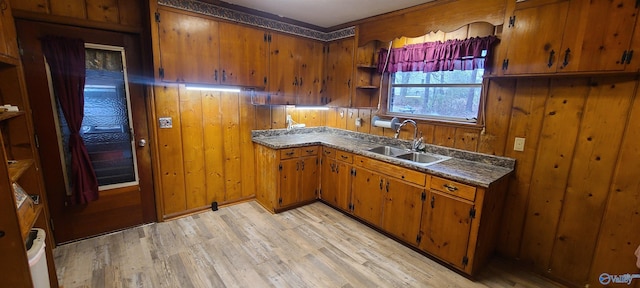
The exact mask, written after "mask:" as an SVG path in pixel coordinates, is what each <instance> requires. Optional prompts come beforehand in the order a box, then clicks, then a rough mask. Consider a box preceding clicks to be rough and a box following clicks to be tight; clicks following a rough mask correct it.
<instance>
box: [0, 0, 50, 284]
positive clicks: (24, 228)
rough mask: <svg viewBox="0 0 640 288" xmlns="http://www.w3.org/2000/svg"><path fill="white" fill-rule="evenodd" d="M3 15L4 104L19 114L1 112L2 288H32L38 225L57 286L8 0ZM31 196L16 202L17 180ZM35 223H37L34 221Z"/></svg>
mask: <svg viewBox="0 0 640 288" xmlns="http://www.w3.org/2000/svg"><path fill="white" fill-rule="evenodd" d="M2 3H3V4H4V5H5V6H4V8H3V9H2V10H3V11H2V13H0V24H1V25H0V28H1V31H2V33H3V34H4V35H5V36H6V37H0V105H5V104H11V105H15V106H17V107H18V110H19V112H8V111H4V112H1V113H0V143H2V145H0V148H1V149H2V153H0V162H2V163H3V164H1V163H0V255H2V261H0V271H2V273H3V275H7V276H8V277H3V280H2V286H3V287H33V281H32V280H31V269H30V266H29V258H28V256H27V248H26V240H27V238H28V236H29V232H30V231H31V229H32V228H34V226H37V228H41V229H43V230H44V231H45V233H46V240H45V241H46V245H45V255H46V258H47V265H48V272H49V282H50V286H51V287H54V288H56V287H58V280H57V275H56V271H55V266H54V261H53V253H52V250H51V249H52V248H53V247H54V243H55V242H54V241H53V235H52V234H51V227H50V224H49V223H50V222H49V220H50V219H49V211H48V208H47V197H46V193H45V190H44V182H43V178H42V174H41V173H42V171H41V170H40V168H39V166H40V160H39V156H38V151H37V148H36V145H35V137H34V130H33V123H32V119H31V118H30V117H31V113H30V111H31V108H30V105H29V100H28V96H27V89H26V85H25V79H24V71H23V69H22V63H21V61H20V55H19V53H18V45H17V37H16V32H15V24H14V19H13V16H12V14H11V7H9V4H10V2H9V1H2ZM14 183H16V184H18V185H20V187H22V189H23V190H24V191H25V192H26V194H28V195H29V196H37V198H38V199H39V202H38V203H39V204H36V203H34V201H33V200H32V198H31V197H26V198H25V199H24V201H23V202H21V204H20V205H19V206H18V204H17V203H18V202H17V201H16V195H15V192H14V188H13V184H14ZM36 223H37V224H36Z"/></svg>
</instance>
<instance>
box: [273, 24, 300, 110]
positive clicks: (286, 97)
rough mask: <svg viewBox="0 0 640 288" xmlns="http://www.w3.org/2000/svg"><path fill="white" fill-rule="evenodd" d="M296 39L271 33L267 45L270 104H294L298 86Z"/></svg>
mask: <svg viewBox="0 0 640 288" xmlns="http://www.w3.org/2000/svg"><path fill="white" fill-rule="evenodd" d="M297 41H298V39H297V38H295V37H292V36H288V35H284V34H277V33H272V35H271V43H270V44H269V51H270V52H269V61H270V63H271V65H270V68H269V69H270V71H269V85H268V86H269V87H268V90H269V91H268V92H269V93H270V95H271V102H270V103H271V104H291V105H293V104H295V103H296V89H297V84H298V81H299V80H298V75H297V73H298V65H297V63H298V62H299V58H300V55H299V54H298V51H297V49H298V47H297Z"/></svg>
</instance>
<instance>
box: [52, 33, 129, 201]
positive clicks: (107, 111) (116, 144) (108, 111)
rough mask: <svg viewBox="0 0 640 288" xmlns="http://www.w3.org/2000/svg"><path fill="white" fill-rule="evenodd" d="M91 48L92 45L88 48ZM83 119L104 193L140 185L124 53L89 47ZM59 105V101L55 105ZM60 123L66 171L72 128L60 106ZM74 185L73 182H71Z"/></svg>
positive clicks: (82, 129) (90, 156)
mask: <svg viewBox="0 0 640 288" xmlns="http://www.w3.org/2000/svg"><path fill="white" fill-rule="evenodd" d="M88 46H89V45H88ZM85 54H86V62H85V63H86V67H87V70H86V80H85V87H84V119H83V121H82V128H81V131H80V135H81V136H82V138H83V140H84V143H85V145H86V147H87V151H88V152H89V158H90V159H91V162H92V164H93V168H94V169H95V172H96V176H97V178H98V184H99V185H100V188H101V190H104V189H110V188H116V187H119V186H128V185H133V184H136V183H137V172H136V165H135V161H136V159H135V151H133V146H132V144H133V143H132V139H133V138H132V135H131V131H132V129H131V125H130V124H131V121H130V113H129V101H128V92H127V85H126V76H125V73H126V71H125V65H124V63H123V51H121V50H115V51H114V50H109V49H101V48H89V47H88V48H86V49H85ZM56 104H57V102H56ZM57 106H58V120H59V123H60V132H61V134H62V135H61V137H62V139H61V140H62V142H63V145H64V147H65V149H63V151H64V158H65V162H66V163H67V171H70V169H71V166H70V165H71V164H70V159H71V155H70V154H69V149H67V148H66V147H68V144H67V143H68V139H69V129H68V127H67V123H66V121H65V119H64V116H63V113H62V110H61V109H60V105H57ZM68 180H69V182H70V183H71V181H72V179H68Z"/></svg>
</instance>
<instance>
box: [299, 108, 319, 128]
mask: <svg viewBox="0 0 640 288" xmlns="http://www.w3.org/2000/svg"><path fill="white" fill-rule="evenodd" d="M298 119H300V121H298V122H300V123H304V124H305V125H307V127H318V126H325V125H324V122H325V111H322V110H300V109H298Z"/></svg>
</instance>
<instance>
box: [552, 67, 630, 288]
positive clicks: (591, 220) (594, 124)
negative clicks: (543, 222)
mask: <svg viewBox="0 0 640 288" xmlns="http://www.w3.org/2000/svg"><path fill="white" fill-rule="evenodd" d="M621 78H622V77H615V78H604V79H592V80H591V81H592V83H591V89H590V91H589V96H588V98H587V102H586V104H585V109H584V114H583V119H582V122H581V123H580V134H579V135H578V141H577V144H576V148H575V155H574V158H573V163H572V165H571V167H572V169H571V174H570V175H569V181H568V184H567V191H566V195H565V198H564V201H563V209H562V214H561V216H560V222H559V224H558V231H557V232H556V241H555V245H554V247H553V252H552V253H553V254H552V255H553V258H552V261H551V270H552V271H554V272H553V273H554V274H556V275H562V277H563V278H565V279H569V280H571V281H572V282H574V283H581V284H586V281H587V277H588V274H589V267H590V266H591V262H590V261H591V259H592V257H593V252H594V249H595V246H596V241H597V237H598V232H599V231H600V229H599V228H600V227H599V226H600V223H601V222H602V216H603V214H604V208H605V204H606V203H605V202H606V200H607V196H608V194H609V185H610V183H611V178H612V176H613V172H614V168H615V164H616V161H617V157H618V150H619V147H620V143H621V140H622V134H623V132H624V128H625V123H626V121H627V116H628V115H629V106H630V104H631V98H632V97H633V96H634V93H635V89H636V82H635V81H634V78H635V77H631V78H626V79H621Z"/></svg>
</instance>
